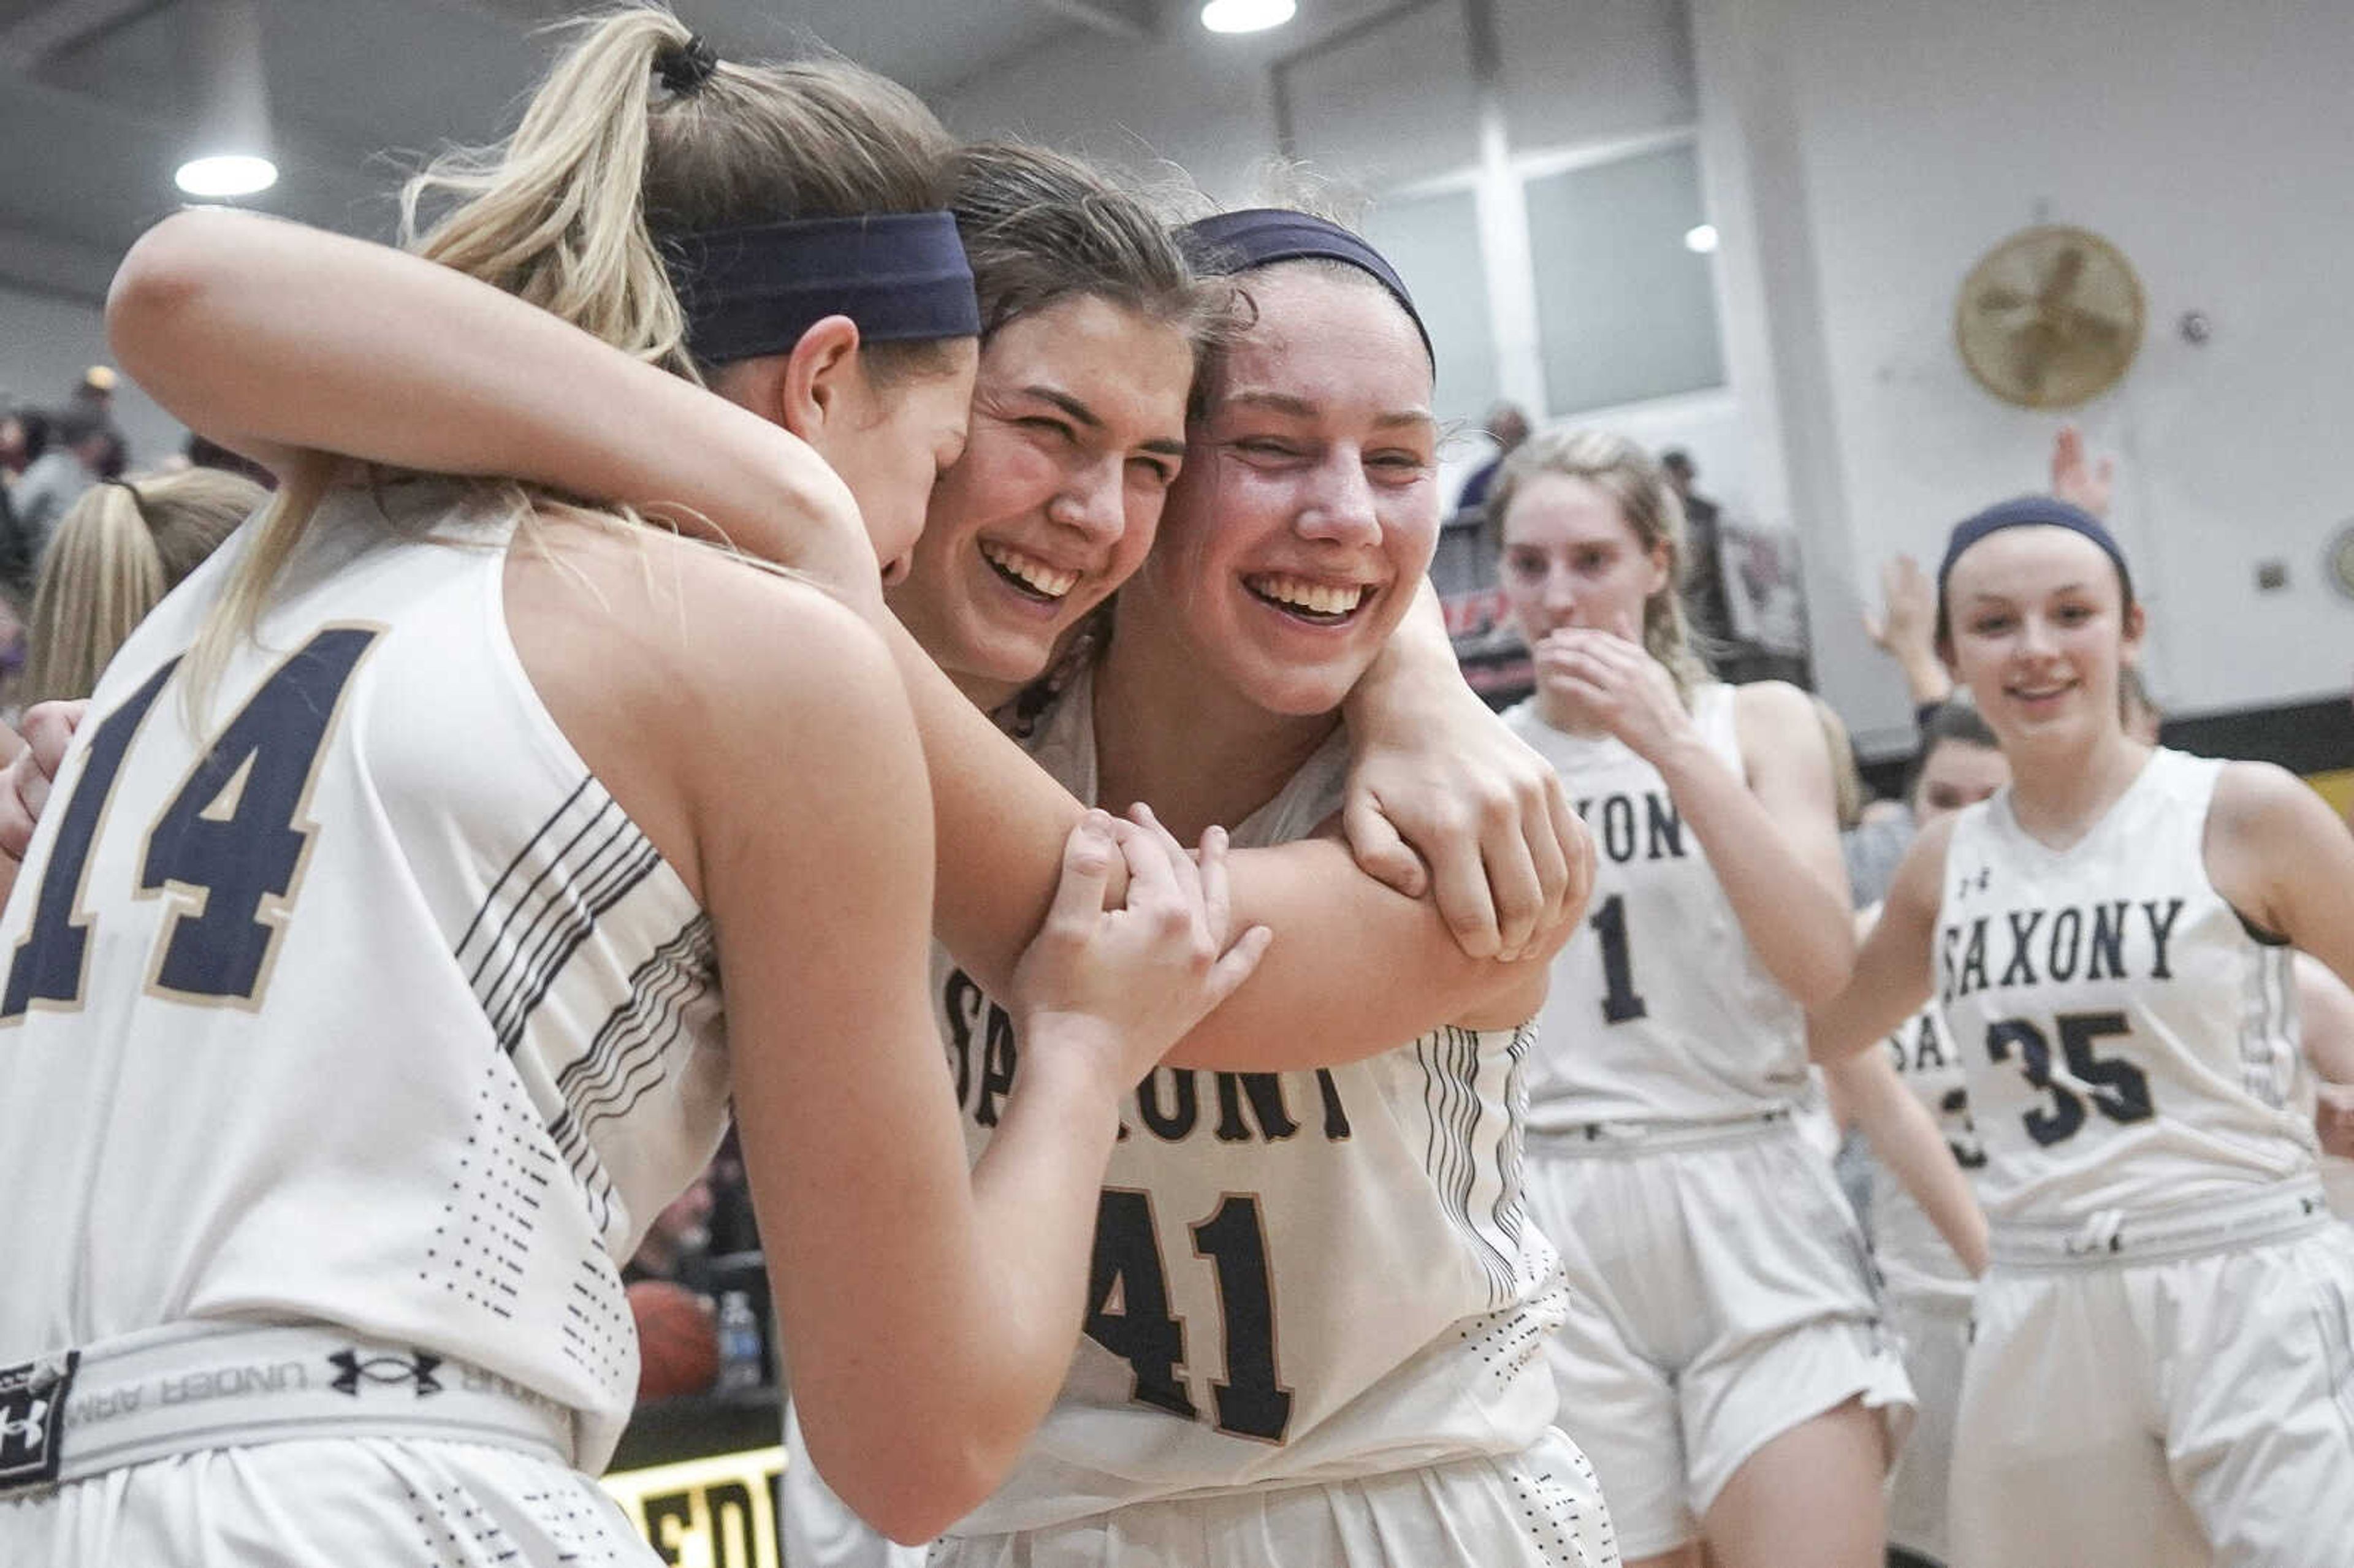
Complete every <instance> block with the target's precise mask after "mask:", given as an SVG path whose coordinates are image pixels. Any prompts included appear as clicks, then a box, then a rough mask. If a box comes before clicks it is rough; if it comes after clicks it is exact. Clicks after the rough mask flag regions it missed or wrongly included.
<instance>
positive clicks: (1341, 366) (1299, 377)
mask: <svg viewBox="0 0 2354 1568" xmlns="http://www.w3.org/2000/svg"><path fill="white" fill-rule="evenodd" d="M1245 288H1246V291H1247V292H1248V294H1249V296H1250V300H1251V303H1252V304H1253V306H1255V307H1256V310H1255V319H1254V320H1253V321H1252V323H1251V325H1250V327H1249V329H1248V330H1247V331H1246V332H1244V333H1243V334H1241V336H1240V337H1239V338H1238V339H1237V340H1236V341H1235V343H1234V344H1232V346H1230V347H1229V348H1228V349H1227V350H1226V353H1225V363H1224V366H1223V370H1222V373H1221V374H1220V375H1219V376H1217V378H1216V383H1217V384H1216V385H1215V386H1214V387H1213V388H1212V400H1213V401H1214V402H1215V401H1219V400H1223V399H1226V398H1230V397H1236V396H1239V395H1243V394H1246V393H1250V392H1266V391H1273V392H1279V393H1283V394H1286V395H1288V396H1294V397H1306V398H1307V399H1308V400H1309V401H1311V402H1315V403H1317V404H1319V405H1322V406H1329V407H1331V408H1375V409H1379V410H1381V411H1383V412H1414V413H1418V414H1422V415H1424V416H1427V415H1428V413H1429V409H1430V391H1431V372H1430V359H1429V356H1428V355H1426V353H1425V352H1424V350H1423V346H1422V339H1421V337H1420V336H1419V335H1418V334H1416V332H1415V330H1414V323H1412V322H1411V321H1409V320H1407V319H1406V314H1405V311H1404V310H1402V309H1401V308H1399V305H1398V302H1396V301H1395V300H1393V299H1392V298H1390V296H1389V293H1388V291H1385V290H1384V289H1383V288H1382V286H1381V285H1380V284H1379V283H1377V282H1375V281H1373V279H1371V278H1361V277H1359V276H1358V275H1356V274H1354V273H1342V272H1334V271H1327V270H1322V269H1311V268H1306V267H1290V266H1280V267H1274V268H1270V269H1268V270H1266V271H1264V272H1256V273H1253V274H1251V275H1250V277H1249V278H1248V279H1246V281H1245Z"/></svg>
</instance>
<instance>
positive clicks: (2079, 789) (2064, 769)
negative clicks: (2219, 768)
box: [2006, 728, 2151, 845]
mask: <svg viewBox="0 0 2354 1568" xmlns="http://www.w3.org/2000/svg"><path fill="white" fill-rule="evenodd" d="M2006 749H2007V750H2009V751H2010V755H2011V783H2010V813H2011V815H2012V816H2013V817H2015V818H2016V819H2018V821H2019V825H2020V827H2021V828H2023V829H2025V830H2026V831H2027V832H2028V833H2029V834H2030V835H2031V836H2032V837H2034V838H2037V839H2040V840H2042V841H2044V842H2050V843H2054V844H2062V845H2064V844H2070V843H2073V842H2075V841H2076V840H2078V839H2080V838H2082V837H2083V836H2084V833H2085V832H2087V831H2088V830H2089V829H2091V827H2092V826H2093V824H2094V822H2097V821H2100V818H2101V813H2102V812H2104V811H2105V810H2108V809H2109V808H2110V807H2111V806H2114V805H2115V804H2116V802H2117V798H2118V797H2119V796H2121V795H2123V794H2124V793H2125V792H2126V790H2127V789H2131V788H2133V781H2134V780H2135V779H2137V778H2138V777H2140V775H2141V769H2142V764H2144V763H2145V762H2147V761H2148V760H2149V755H2150V750H2151V748H2150V747H2147V746H2144V745H2143V744H2141V742H2139V741H2137V740H2135V739H2133V738H2132V737H2130V736H2127V735H2126V733H2125V732H2124V731H2123V730H2121V729H2115V728H2111V729H2108V730H2105V731H2104V732H2103V733H2102V735H2101V736H2100V737H2099V738H2098V739H2096V740H2094V742H2093V744H2092V745H2091V747H2087V748H2074V747H2071V748H2067V749H2065V750H2064V751H2063V750H2062V749H2060V748H2056V747H2055V748H2053V749H2052V750H2051V751H2048V752H2047V751H2044V750H2042V749H2041V748H2039V747H2033V746H2023V747H2017V748H2015V749H2013V748H2009V747H2006Z"/></svg>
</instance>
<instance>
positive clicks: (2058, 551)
mask: <svg viewBox="0 0 2354 1568" xmlns="http://www.w3.org/2000/svg"><path fill="white" fill-rule="evenodd" d="M1946 585H1947V588H1948V590H1949V592H1950V593H1951V595H1952V596H1953V597H1954V598H1955V599H1964V598H1967V597H1968V596H1971V595H1986V596H1988V597H1991V598H1999V599H2028V598H2034V597H2040V596H2041V595H2044V594H2048V593H2053V592H2057V591H2059V590H2060V589H2062V588H2087V589H2091V590H2093V591H2094V592H2103V593H2106V594H2108V595H2110V596H2112V597H2114V596H2115V594H2116V593H2117V591H2118V579H2117V569H2116V565H2115V562H2113V561H2111V560H2110V559H2109V557H2108V553H2107V552H2106V551H2105V550H2103V549H2102V548H2101V547H2100V546H2098V545H2095V544H2094V543H2093V541H2091V540H2090V539H2087V538H2085V537H2084V535H2082V534H2079V533H2077V532H2076V531H2075V530H2073V529H2072V528H2056V527H2052V526H2049V525H2046V524H2030V525H2027V526H2023V527H2018V528H1999V529H1997V530H1996V531H1995V532H1993V533H1991V534H1989V535H1987V536H1986V537H1985V538H1983V539H1980V540H1979V541H1978V543H1977V544H1975V545H1972V546H1970V547H1969V548H1968V549H1967V550H1964V551H1963V552H1962V554H1961V556H1960V558H1958V559H1957V560H1956V561H1955V562H1954V568H1953V571H1952V573H1951V574H1950V575H1949V576H1948V577H1947V578H1946Z"/></svg>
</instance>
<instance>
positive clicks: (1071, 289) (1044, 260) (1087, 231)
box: [953, 142, 1233, 351]
mask: <svg viewBox="0 0 2354 1568" xmlns="http://www.w3.org/2000/svg"><path fill="white" fill-rule="evenodd" d="M953 167H954V170H955V175H956V195H955V197H954V203H953V205H954V209H955V212H956V220H957V233H958V235H959V236H960V238H962V239H963V241H964V253H965V258H966V260H969V261H970V263H971V264H972V282H973V290H974V291H975V292H976V293H977V294H979V295H980V298H981V336H982V338H983V339H984V340H985V339H987V338H988V337H989V336H990V335H991V334H994V333H995V332H997V330H998V329H999V328H1001V327H1003V326H1006V325H1008V324H1009V323H1013V322H1015V321H1018V320H1020V319H1021V318H1022V317H1023V316H1026V315H1030V314H1032V313H1035V312H1037V311H1042V310H1044V309H1046V308H1047V307H1048V306H1050V305H1053V304H1055V303H1057V302H1061V301H1063V300H1066V299H1071V298H1074V297H1076V296H1081V295H1085V296H1090V297H1093V298H1096V299H1100V300H1104V301H1107V302H1109V303H1111V304H1114V305H1118V306H1119V307H1120V308H1121V309H1122V310H1125V311H1129V312H1131V313H1134V314H1136V315H1139V316H1141V317H1143V318H1144V319H1146V320H1147V321H1151V322H1155V323H1161V324H1162V325H1165V326H1169V327H1172V328H1173V329H1175V330H1176V331H1178V332H1180V333H1182V334H1184V336H1185V337H1186V339H1187V340H1188V341H1189V342H1191V343H1193V345H1194V347H1195V349H1196V350H1197V351H1199V350H1200V349H1202V348H1204V347H1207V346H1209V345H1210V344H1213V343H1214V342H1216V341H1217V340H1218V339H1219V338H1220V336H1221V335H1222V334H1223V332H1224V330H1225V326H1226V324H1227V323H1228V321H1229V318H1230V314H1231V310H1232V304H1231V302H1232V299H1233V290H1232V289H1231V288H1229V287H1228V286H1227V285H1226V284H1225V281H1224V280H1221V279H1205V278H1200V277H1197V276H1195V274H1194V271H1193V267H1192V266H1191V265H1190V264H1189V263H1188V262H1187V261H1186V260H1185V254H1184V252H1183V250H1182V249H1180V248H1179V247H1178V244H1177V239H1176V237H1175V236H1174V235H1172V233H1171V232H1170V231H1169V228H1168V225H1167V224H1166V223H1165V222H1163V221H1162V219H1161V216H1160V215H1159V214H1158V213H1156V212H1155V211H1153V209H1152V207H1151V206H1150V204H1149V203H1148V202H1147V201H1146V200H1145V198H1144V196H1142V195H1141V194H1140V193H1139V192H1138V191H1136V190H1134V189H1132V188H1131V187H1129V186H1128V185H1125V184H1123V183H1122V182H1121V181H1120V180H1119V179H1118V178H1116V177H1115V176H1114V175H1111V174H1109V173H1108V172H1107V171H1105V170H1103V169H1100V168H1097V167H1096V166H1095V165H1093V164H1087V163H1086V162H1083V161H1082V160H1080V159H1077V158H1074V157H1071V156H1069V155H1067V154H1062V153H1056V152H1053V151H1050V150H1049V149H1047V148H1044V147H1034V146H1031V145H1029V144H1028V143H1020V142H980V143H974V144H973V145H971V146H970V147H966V148H964V149H962V150H961V151H960V152H959V153H958V154H956V157H955V159H954V162H953Z"/></svg>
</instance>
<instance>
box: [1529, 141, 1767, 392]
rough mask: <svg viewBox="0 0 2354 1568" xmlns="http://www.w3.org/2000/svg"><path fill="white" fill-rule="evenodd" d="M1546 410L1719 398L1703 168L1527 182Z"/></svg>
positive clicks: (1641, 165)
mask: <svg viewBox="0 0 2354 1568" xmlns="http://www.w3.org/2000/svg"><path fill="white" fill-rule="evenodd" d="M1526 189H1527V194H1528V207H1529V247H1530V250H1531V252H1532V255H1533V256H1534V258H1535V260H1536V284H1537V326H1538V333H1539V335H1540V337H1541V338H1542V346H1543V355H1544V372H1545V389H1546V393H1547V398H1546V401H1547V405H1548V407H1549V408H1550V409H1551V411H1552V412H1553V414H1555V415H1556V416H1558V415H1563V414H1575V413H1578V412H1580V411H1582V410H1584V409H1587V408H1608V407H1610V406H1612V405H1614V404H1618V403H1633V402H1638V401H1640V400H1641V399H1643V398H1646V397H1668V396H1670V394H1673V393H1677V392H1691V391H1696V390H1699V389H1700V388H1702V387H1718V386H1722V385H1723V382H1724V362H1723V355H1722V353H1721V351H1720V349H1719V346H1718V343H1717V331H1716V299H1715V296H1714V294H1713V293H1712V291H1711V287H1710V278H1709V259H1708V258H1707V257H1706V256H1703V255H1700V254H1698V253H1696V252H1694V251H1692V250H1691V249H1687V248H1686V247H1685V245H1684V235H1685V234H1686V233H1687V232H1689V231H1690V230H1691V228H1692V227H1693V226H1694V225H1695V224H1698V223H1699V222H1701V221H1702V213H1701V200H1700V164H1699V160H1698V158H1697V157H1696V155H1695V154H1694V152H1693V150H1692V148H1691V147H1690V146H1676V147H1667V148H1662V149H1661V150H1659V151H1658V152H1655V153H1642V154H1636V155H1635V156H1633V157H1628V158H1619V159H1615V160H1613V161H1612V162H1610V163H1606V164H1593V165H1590V166H1588V167H1585V168H1582V169H1571V170H1568V171H1566V172H1565V173H1563V174H1558V175H1547V176H1545V177H1544V178H1543V179H1534V180H1531V181H1529V182H1528V185H1527V187H1526Z"/></svg>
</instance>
